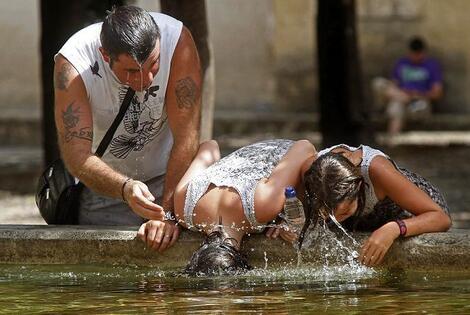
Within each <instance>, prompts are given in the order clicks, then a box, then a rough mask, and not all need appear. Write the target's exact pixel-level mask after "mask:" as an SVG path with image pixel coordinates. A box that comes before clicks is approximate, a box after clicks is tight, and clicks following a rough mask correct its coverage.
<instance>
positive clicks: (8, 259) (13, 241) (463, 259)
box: [0, 225, 470, 271]
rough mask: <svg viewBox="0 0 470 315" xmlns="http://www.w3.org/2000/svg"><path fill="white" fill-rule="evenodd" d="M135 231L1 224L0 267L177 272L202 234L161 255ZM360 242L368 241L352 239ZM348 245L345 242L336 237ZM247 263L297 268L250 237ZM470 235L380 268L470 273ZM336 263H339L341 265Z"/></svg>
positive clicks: (405, 246) (409, 243)
mask: <svg viewBox="0 0 470 315" xmlns="http://www.w3.org/2000/svg"><path fill="white" fill-rule="evenodd" d="M138 228H139V227H138V226H128V227H109V226H51V225H49V226H41V225H0V263H7V264H108V265H129V264H132V265H137V266H149V267H157V268H160V269H162V270H168V269H170V270H181V269H182V268H183V267H184V266H185V265H186V263H187V262H188V261H189V258H190V257H191V255H192V253H193V252H194V251H195V250H196V249H197V248H198V247H199V245H200V244H201V241H202V235H201V234H200V233H195V232H189V231H183V233H181V236H180V238H179V240H178V242H177V243H176V244H175V246H173V247H172V248H170V249H168V250H167V251H165V253H164V254H160V253H157V252H155V251H152V250H149V249H147V248H146V247H145V244H144V243H143V242H141V241H140V240H138V239H137V235H136V234H137V233H136V232H137V229H138ZM354 237H355V238H356V240H358V241H359V242H360V243H361V242H362V241H363V240H365V238H366V237H368V234H365V233H356V234H354ZM339 238H340V240H341V241H342V242H345V243H346V244H347V243H348V240H347V239H346V238H345V237H342V236H340V237H339ZM242 252H244V253H245V254H246V255H247V257H248V260H249V262H250V263H251V264H252V265H253V266H254V267H258V268H263V267H264V266H265V264H266V262H268V267H276V266H280V265H287V266H293V267H295V266H296V265H297V253H296V251H295V250H294V248H293V247H292V246H291V245H288V244H287V243H285V242H283V241H281V240H270V239H267V238H266V237H265V236H264V235H251V236H250V237H248V238H247V239H246V241H245V242H244V244H243V246H242ZM320 254H321V253H320V251H318V250H314V249H310V250H309V249H307V250H306V252H305V254H304V255H302V261H303V262H304V263H310V264H312V265H314V266H320V265H321V264H323V261H324V259H323V258H322V257H319V255H320ZM469 260H470V231H469V230H453V231H451V232H448V233H432V234H423V235H420V236H416V237H410V238H406V239H404V240H397V241H396V242H395V243H394V244H393V245H392V247H391V249H390V251H389V253H388V254H387V256H386V257H385V260H384V263H383V265H382V268H405V269H414V270H449V271H452V270H470V264H468V261H469ZM341 263H342V262H341V261H339V262H337V264H341ZM344 263H347V262H346V261H344Z"/></svg>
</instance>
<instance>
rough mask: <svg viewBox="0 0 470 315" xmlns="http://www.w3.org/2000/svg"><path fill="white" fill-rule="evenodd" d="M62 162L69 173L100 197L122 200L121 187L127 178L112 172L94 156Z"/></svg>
mask: <svg viewBox="0 0 470 315" xmlns="http://www.w3.org/2000/svg"><path fill="white" fill-rule="evenodd" d="M64 160H65V162H66V165H67V168H68V169H69V171H70V172H71V173H72V174H73V175H74V176H76V177H77V178H78V179H79V180H80V181H81V182H82V183H83V184H84V185H85V186H86V187H87V188H89V189H91V190H92V191H94V192H96V193H98V194H100V195H104V196H108V197H112V198H117V199H121V198H122V195H121V186H122V183H124V182H125V180H126V179H127V177H126V176H124V175H122V174H120V173H119V172H117V171H115V170H113V169H112V168H111V167H110V166H108V165H107V164H106V163H105V162H103V161H102V160H101V159H100V158H99V157H97V156H95V155H90V156H87V157H82V158H81V159H80V158H79V157H75V158H71V157H69V158H65V157H64Z"/></svg>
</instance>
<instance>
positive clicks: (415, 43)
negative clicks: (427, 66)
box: [408, 36, 426, 52]
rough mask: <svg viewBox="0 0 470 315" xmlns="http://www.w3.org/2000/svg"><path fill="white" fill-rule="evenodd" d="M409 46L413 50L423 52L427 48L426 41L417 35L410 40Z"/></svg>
mask: <svg viewBox="0 0 470 315" xmlns="http://www.w3.org/2000/svg"><path fill="white" fill-rule="evenodd" d="M408 48H409V49H410V50H411V51H413V52H422V51H425V50H426V42H425V41H424V39H422V38H421V37H418V36H415V37H413V38H411V39H410V41H409V42H408Z"/></svg>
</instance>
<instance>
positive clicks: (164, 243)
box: [137, 220, 180, 253]
mask: <svg viewBox="0 0 470 315" xmlns="http://www.w3.org/2000/svg"><path fill="white" fill-rule="evenodd" d="M179 235H180V227H179V226H178V225H176V223H175V222H173V221H158V220H150V221H147V222H145V223H144V224H142V225H141V226H140V229H139V231H138V232H137V236H138V237H139V238H140V239H141V240H142V241H143V242H145V243H146V244H147V247H149V248H151V249H153V250H156V251H158V252H160V253H161V252H163V251H164V250H165V249H167V248H170V247H171V246H173V244H175V242H176V241H177V240H178V236H179Z"/></svg>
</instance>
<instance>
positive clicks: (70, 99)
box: [54, 6, 201, 249]
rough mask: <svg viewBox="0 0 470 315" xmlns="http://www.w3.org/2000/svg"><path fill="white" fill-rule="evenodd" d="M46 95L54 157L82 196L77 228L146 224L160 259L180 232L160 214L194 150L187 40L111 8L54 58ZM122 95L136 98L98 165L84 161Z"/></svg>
mask: <svg viewBox="0 0 470 315" xmlns="http://www.w3.org/2000/svg"><path fill="white" fill-rule="evenodd" d="M54 86H55V120H56V125H57V130H58V134H59V144H60V151H61V155H62V158H63V160H64V162H65V164H66V166H67V168H68V170H69V171H70V172H71V173H72V174H73V175H74V176H76V177H77V178H78V179H79V180H80V181H81V182H83V183H84V184H85V186H86V187H87V188H86V189H85V191H84V192H83V194H82V196H81V205H80V214H79V223H80V224H104V225H122V224H124V225H131V224H140V223H142V222H143V220H144V219H143V218H145V219H155V220H160V221H161V223H160V224H161V231H162V233H161V235H160V234H159V235H158V236H156V237H157V238H160V240H159V241H158V242H157V243H161V244H162V245H161V248H160V249H165V248H166V247H167V246H168V244H172V243H173V242H174V241H176V239H177V237H178V233H179V230H178V228H175V227H174V225H173V224H172V223H169V222H168V221H163V219H164V214H165V212H172V211H173V193H174V189H175V186H176V184H177V183H178V182H179V180H180V178H181V177H182V175H183V174H184V172H185V171H186V169H187V168H188V166H189V164H190V162H191V160H192V158H193V156H194V155H195V153H196V152H197V148H198V144H199V120H200V105H201V93H200V91H201V71H200V64H199V57H198V55H197V50H196V47H195V44H194V41H193V39H192V37H191V34H190V32H189V31H188V30H187V29H186V28H185V27H184V26H183V25H182V23H181V22H180V21H178V20H175V19H173V18H171V17H169V16H166V15H163V14H159V13H148V12H146V11H145V10H142V9H140V8H137V7H133V6H123V7H119V8H116V9H114V10H113V11H112V12H111V13H110V14H109V15H108V16H107V17H106V18H105V20H104V22H103V23H97V24H93V25H90V26H88V27H86V28H84V29H82V30H80V31H78V32H77V33H76V34H74V35H73V36H72V37H71V38H70V39H69V40H68V41H67V42H66V43H65V45H64V46H63V47H62V48H61V49H60V51H59V52H58V54H57V55H56V56H55V68H54ZM128 87H131V88H132V89H134V90H135V91H136V95H135V96H134V98H133V100H132V101H131V103H130V106H129V109H128V110H127V112H126V114H125V116H124V118H123V120H122V122H121V124H120V126H119V127H118V128H117V130H116V133H115V134H114V137H113V140H112V142H111V143H110V145H109V146H108V149H107V150H106V152H105V154H104V155H103V157H102V158H98V157H96V156H95V155H94V154H93V152H95V150H96V148H97V147H98V145H99V143H100V141H101V139H102V138H103V136H104V134H105V133H106V131H107V130H108V128H109V127H110V125H111V123H112V121H113V120H114V118H115V117H116V115H117V113H118V111H119V108H120V106H121V103H122V101H123V98H124V95H125V94H126V92H127V89H128ZM160 198H161V200H160ZM162 239H163V241H162V242H160V241H161V240H162Z"/></svg>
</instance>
